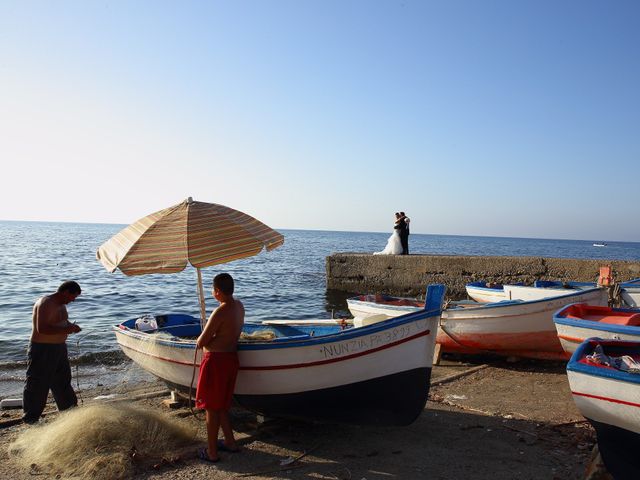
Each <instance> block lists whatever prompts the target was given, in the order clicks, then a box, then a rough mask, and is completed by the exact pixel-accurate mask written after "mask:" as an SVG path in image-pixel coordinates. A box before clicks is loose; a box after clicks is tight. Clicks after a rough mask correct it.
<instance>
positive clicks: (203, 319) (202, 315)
mask: <svg viewBox="0 0 640 480" xmlns="http://www.w3.org/2000/svg"><path fill="white" fill-rule="evenodd" d="M196 271H197V272H198V299H199V300H200V327H201V328H202V329H203V330H204V325H205V323H206V321H207V320H206V316H207V309H206V307H205V303H204V289H203V288H202V272H201V271H200V269H199V268H197V267H196Z"/></svg>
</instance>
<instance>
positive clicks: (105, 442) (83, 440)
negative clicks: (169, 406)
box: [9, 404, 196, 479]
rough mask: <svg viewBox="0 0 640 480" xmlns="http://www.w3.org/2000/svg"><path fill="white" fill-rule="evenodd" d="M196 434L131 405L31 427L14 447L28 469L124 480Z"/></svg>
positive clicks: (75, 412) (85, 410)
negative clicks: (137, 466)
mask: <svg viewBox="0 0 640 480" xmlns="http://www.w3.org/2000/svg"><path fill="white" fill-rule="evenodd" d="M195 435H196V432H195V431H194V430H192V429H191V428H189V427H186V426H183V425H180V424H178V423H177V422H175V421H170V420H168V419H166V418H164V417H162V416H161V415H159V414H156V413H152V412H146V411H143V410H138V409H135V408H132V407H130V406H126V405H121V404H118V405H92V406H89V407H81V408H74V409H71V410H69V411H67V412H63V413H62V414H60V417H59V418H57V419H56V420H55V421H53V422H51V423H48V424H46V425H43V426H39V427H31V428H29V429H28V430H26V431H25V432H24V433H23V434H21V435H20V436H19V437H18V439H17V440H16V441H15V442H13V443H12V444H11V445H10V447H9V452H10V453H11V454H13V455H15V456H16V457H17V459H18V461H19V462H20V463H21V464H23V465H24V466H25V467H26V468H29V467H30V466H31V468H32V469H33V468H34V467H33V465H34V464H35V466H36V468H37V469H38V470H42V471H46V472H48V473H50V474H54V475H57V474H59V475H61V476H63V477H71V476H73V477H76V478H77V477H80V478H95V479H121V478H127V477H130V476H131V475H133V473H134V462H135V461H136V459H145V458H158V457H161V456H162V455H163V454H167V453H171V452H172V451H173V450H174V449H176V448H179V447H182V446H184V445H186V444H189V443H191V442H193V441H194V439H195Z"/></svg>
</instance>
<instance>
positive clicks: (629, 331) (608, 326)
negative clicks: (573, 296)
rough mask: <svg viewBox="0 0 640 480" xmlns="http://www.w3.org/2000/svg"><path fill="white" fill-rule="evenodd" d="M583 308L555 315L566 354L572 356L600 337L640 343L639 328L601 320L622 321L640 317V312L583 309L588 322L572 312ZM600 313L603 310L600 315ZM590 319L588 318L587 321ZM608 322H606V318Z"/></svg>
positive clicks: (563, 310) (575, 305)
mask: <svg viewBox="0 0 640 480" xmlns="http://www.w3.org/2000/svg"><path fill="white" fill-rule="evenodd" d="M580 307H581V305H579V304H573V305H569V306H567V307H563V308H562V309H561V310H559V311H557V312H556V313H554V315H553V322H554V323H555V326H556V331H557V334H558V339H559V340H560V344H561V345H562V348H563V349H564V351H565V352H567V353H568V354H572V353H573V352H575V351H576V349H577V348H578V346H579V345H580V344H581V343H582V342H584V341H585V340H586V339H587V338H591V337H598V338H603V339H609V340H626V341H636V342H640V326H633V325H627V324H623V323H622V322H620V323H619V324H616V323H605V321H601V320H603V318H602V317H606V316H607V314H608V315H613V316H616V317H619V318H621V319H624V318H631V317H632V316H634V315H637V314H640V310H632V309H622V308H607V307H600V308H599V309H598V308H592V307H590V306H588V305H587V306H584V310H585V312H586V315H585V318H577V317H575V316H573V315H572V311H573V310H574V309H576V308H580ZM598 310H601V311H600V312H599V311H598ZM587 317H588V318H587ZM604 320H606V318H604Z"/></svg>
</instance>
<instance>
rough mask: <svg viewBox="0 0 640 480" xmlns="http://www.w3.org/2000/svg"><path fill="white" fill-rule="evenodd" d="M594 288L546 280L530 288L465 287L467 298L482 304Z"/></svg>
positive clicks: (475, 284)
mask: <svg viewBox="0 0 640 480" xmlns="http://www.w3.org/2000/svg"><path fill="white" fill-rule="evenodd" d="M594 287H596V284H595V283H588V282H555V281H548V280H536V281H535V282H534V284H533V285H531V286H529V285H522V284H513V285H508V284H507V285H503V284H501V283H491V282H471V283H467V285H465V289H466V291H467V295H468V296H469V298H471V299H473V300H475V301H476V302H483V303H485V302H486V303H492V302H502V301H503V300H539V299H541V298H549V297H557V296H559V295H566V294H567V293H571V292H575V291H579V290H584V289H585V288H594Z"/></svg>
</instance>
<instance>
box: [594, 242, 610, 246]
mask: <svg viewBox="0 0 640 480" xmlns="http://www.w3.org/2000/svg"><path fill="white" fill-rule="evenodd" d="M593 246H594V247H606V246H607V244H606V243H604V242H596V243H594V244H593Z"/></svg>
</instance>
